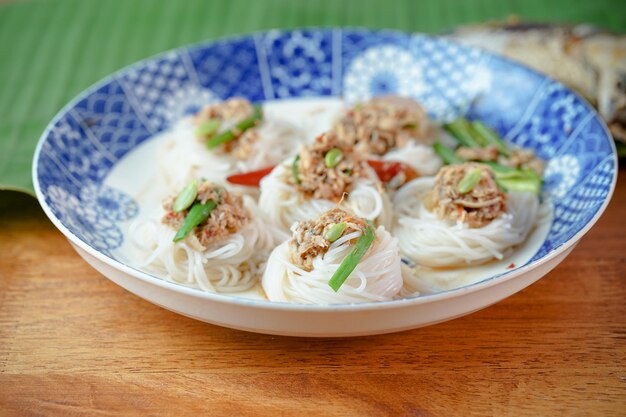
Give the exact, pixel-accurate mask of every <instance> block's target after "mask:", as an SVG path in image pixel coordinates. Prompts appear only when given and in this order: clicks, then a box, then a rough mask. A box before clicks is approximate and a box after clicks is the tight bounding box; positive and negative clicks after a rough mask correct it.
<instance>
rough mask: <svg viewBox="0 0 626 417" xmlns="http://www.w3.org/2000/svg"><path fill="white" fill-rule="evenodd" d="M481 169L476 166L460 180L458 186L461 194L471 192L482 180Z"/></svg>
mask: <svg viewBox="0 0 626 417" xmlns="http://www.w3.org/2000/svg"><path fill="white" fill-rule="evenodd" d="M480 177H481V171H480V168H474V169H473V170H471V171H470V172H468V173H467V174H465V176H464V177H463V179H462V180H461V181H459V185H458V186H457V191H458V192H460V193H461V194H467V193H469V192H471V191H472V190H473V189H474V187H476V185H477V184H478V183H479V182H480Z"/></svg>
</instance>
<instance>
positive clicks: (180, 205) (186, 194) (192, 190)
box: [172, 180, 198, 213]
mask: <svg viewBox="0 0 626 417" xmlns="http://www.w3.org/2000/svg"><path fill="white" fill-rule="evenodd" d="M197 195H198V183H197V181H196V180H193V181H191V182H190V183H189V184H187V186H186V187H185V188H183V190H182V191H181V192H180V193H179V194H178V195H177V196H176V200H174V204H173V205H172V210H174V213H180V212H181V211H183V210H185V209H186V208H187V207H189V206H190V205H191V204H192V203H193V202H194V201H196V196H197Z"/></svg>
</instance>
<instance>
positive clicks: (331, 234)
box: [324, 222, 348, 243]
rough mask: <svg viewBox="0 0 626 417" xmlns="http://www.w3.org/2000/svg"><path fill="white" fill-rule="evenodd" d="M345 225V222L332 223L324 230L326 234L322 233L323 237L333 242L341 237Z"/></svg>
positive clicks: (346, 225)
mask: <svg viewBox="0 0 626 417" xmlns="http://www.w3.org/2000/svg"><path fill="white" fill-rule="evenodd" d="M346 227H348V224H347V223H346V222H341V223H335V224H333V225H332V226H330V228H329V229H328V230H327V231H326V234H325V235H324V239H326V240H327V241H329V242H331V243H332V242H334V241H335V240H337V239H339V238H340V237H341V235H342V234H343V232H344V231H345V230H346Z"/></svg>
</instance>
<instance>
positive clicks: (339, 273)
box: [328, 224, 376, 292]
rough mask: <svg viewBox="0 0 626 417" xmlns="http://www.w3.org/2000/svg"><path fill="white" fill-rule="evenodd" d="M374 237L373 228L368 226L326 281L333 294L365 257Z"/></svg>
mask: <svg viewBox="0 0 626 417" xmlns="http://www.w3.org/2000/svg"><path fill="white" fill-rule="evenodd" d="M375 236H376V234H375V232H374V227H373V226H371V225H369V224H368V226H367V227H366V228H365V231H364V232H363V234H362V235H361V236H360V237H359V238H358V240H357V241H356V244H355V245H354V248H352V251H351V252H350V253H349V254H348V256H346V257H345V258H344V259H343V261H342V262H341V264H340V265H339V268H337V270H336V271H335V273H334V274H333V276H332V277H331V278H330V281H328V285H329V286H330V288H332V289H333V290H334V291H335V292H337V291H339V288H341V286H342V285H343V283H344V282H346V280H347V279H348V277H349V276H350V274H351V273H352V271H354V268H356V266H357V265H358V264H359V262H360V261H361V259H362V258H363V256H364V255H365V252H367V250H368V249H369V248H370V246H372V243H373V242H374V237H375Z"/></svg>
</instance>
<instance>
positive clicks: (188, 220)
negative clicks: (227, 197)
mask: <svg viewBox="0 0 626 417" xmlns="http://www.w3.org/2000/svg"><path fill="white" fill-rule="evenodd" d="M215 207H217V204H216V203H215V201H213V200H208V201H207V202H206V203H204V204H202V203H200V202H198V203H195V204H194V205H193V206H191V209H189V213H187V217H185V221H184V222H183V225H182V226H181V227H180V229H178V232H176V236H174V242H178V241H180V240H183V239H184V238H186V237H187V235H188V234H189V233H191V231H192V230H193V228H194V227H196V226H198V225H199V224H200V223H202V222H203V221H205V220H206V219H208V218H209V216H210V215H211V212H212V211H213V209H214V208H215Z"/></svg>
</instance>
